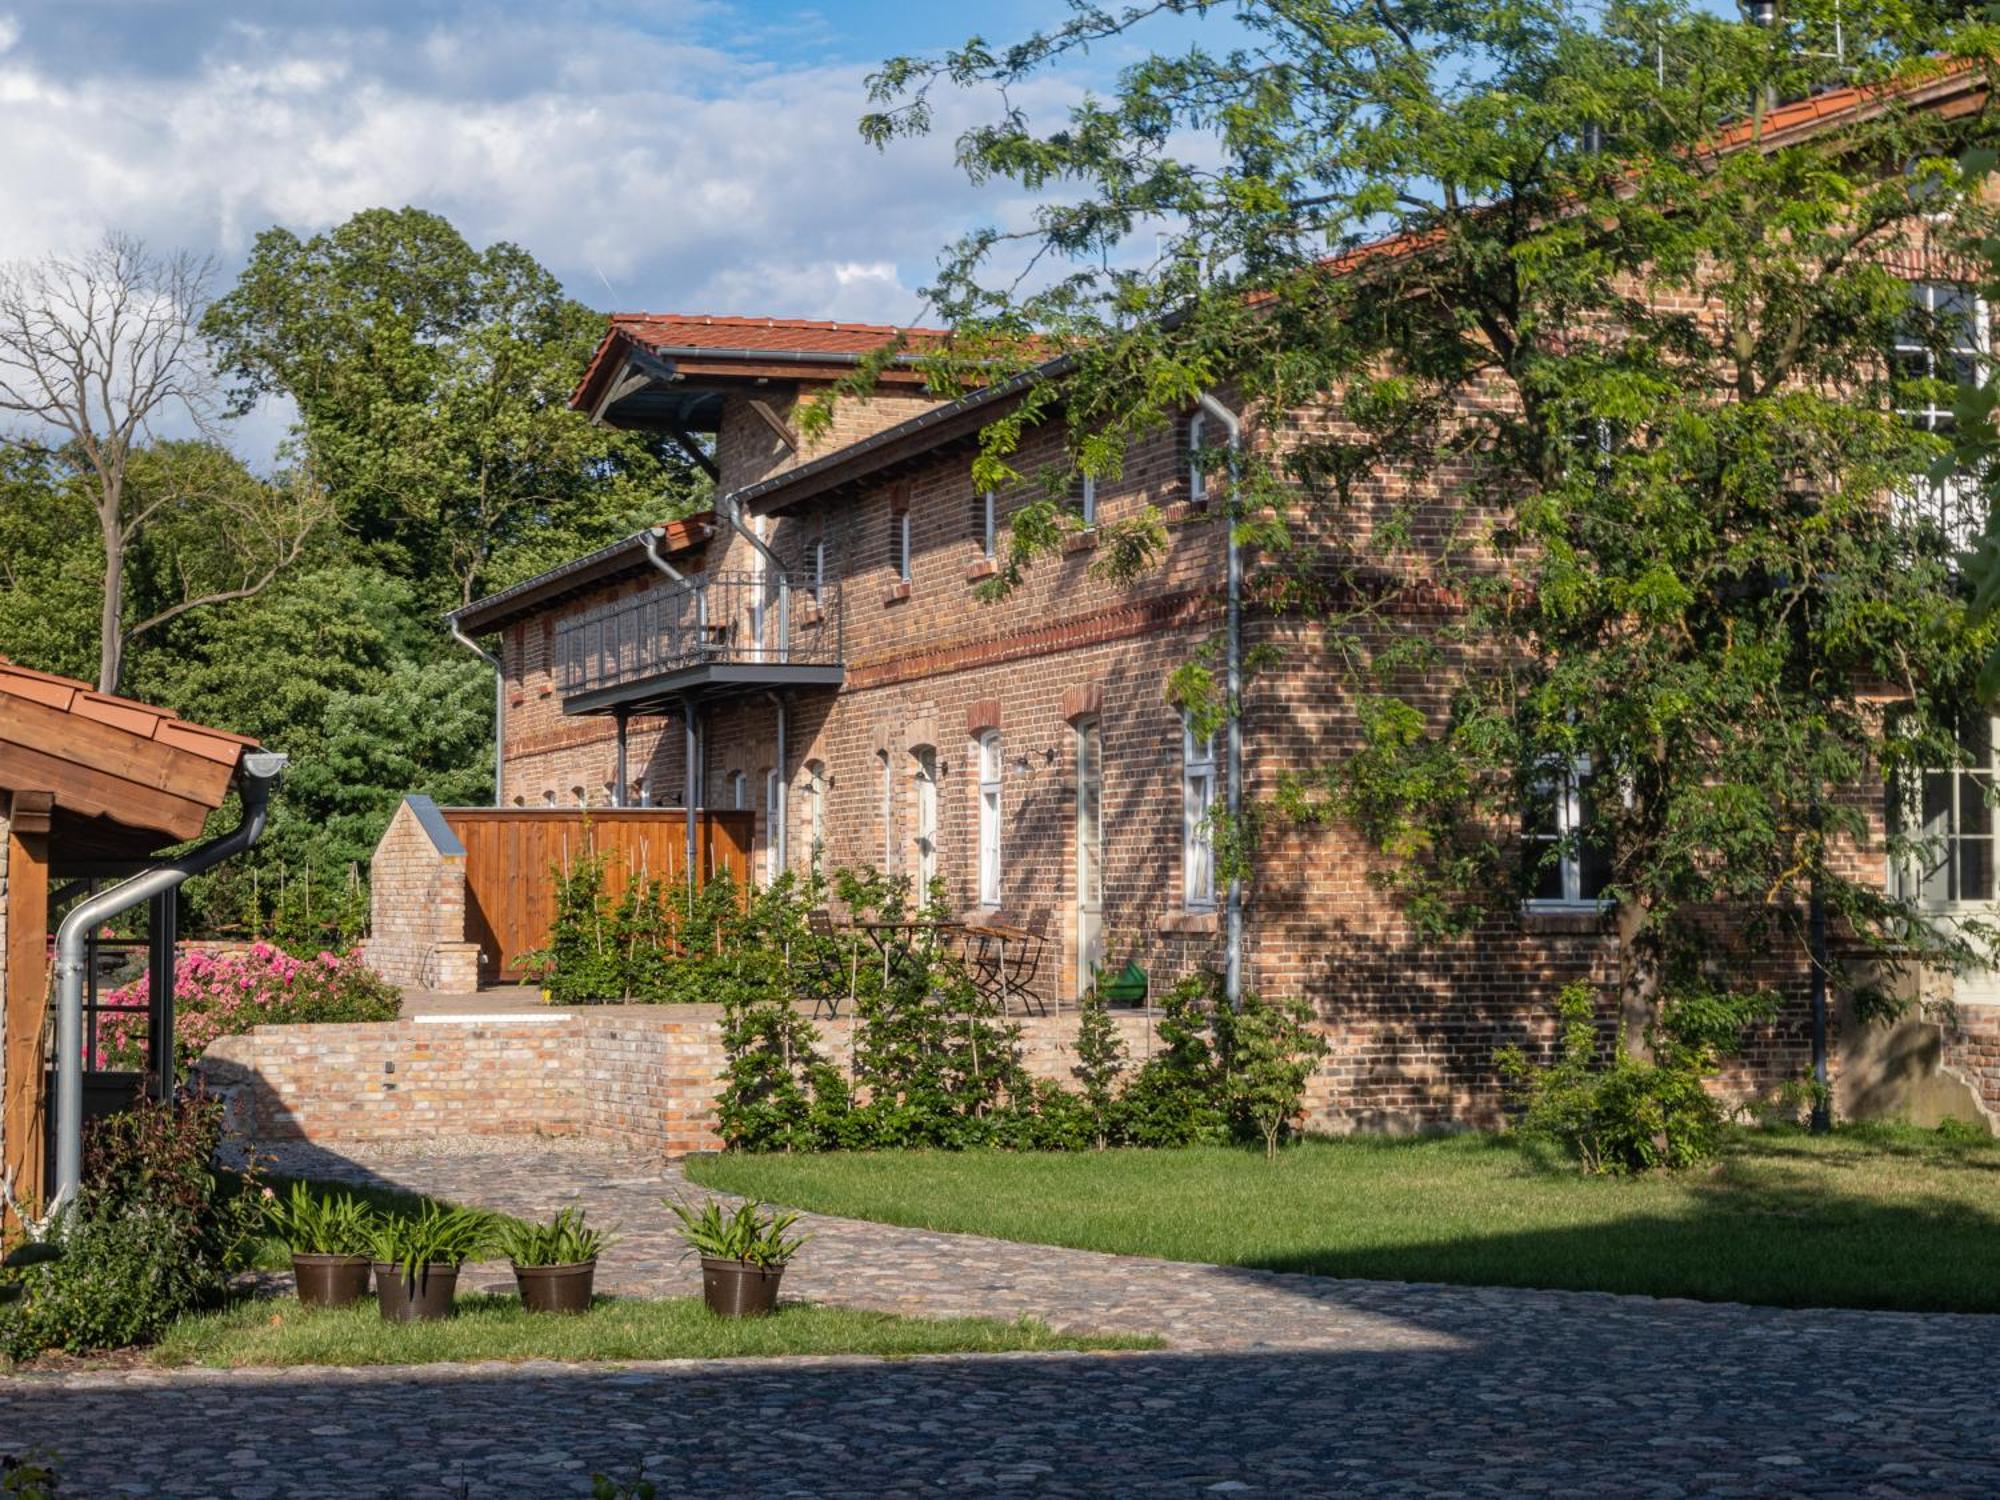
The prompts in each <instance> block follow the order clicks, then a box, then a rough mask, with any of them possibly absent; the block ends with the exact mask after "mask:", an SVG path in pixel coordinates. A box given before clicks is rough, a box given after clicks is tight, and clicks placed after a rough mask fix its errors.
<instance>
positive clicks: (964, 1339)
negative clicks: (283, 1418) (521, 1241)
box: [152, 1293, 1159, 1369]
mask: <svg viewBox="0 0 2000 1500" xmlns="http://www.w3.org/2000/svg"><path fill="white" fill-rule="evenodd" d="M1158 1347H1159V1341H1158V1340H1157V1339H1147V1338H1134V1337H1117V1336H1112V1337H1099V1336H1094V1335H1091V1336H1085V1335H1072V1334H1059V1333H1054V1332H1052V1331H1051V1330H1050V1329H1049V1328H1048V1327H1047V1326H1046V1325H1044V1324H1041V1323H1036V1322H1030V1321H1026V1320H1023V1321H1020V1322H1015V1323H1004V1322H999V1321H997V1320H992V1319H986V1318H947V1319H929V1318H905V1317H898V1316H896V1315H894V1314H891V1313H880V1312H864V1311H860V1310H858V1309H855V1308H848V1307H822V1306H818V1305H816V1304H807V1303H796V1304H784V1305H781V1306H780V1307H779V1309H778V1311H777V1313H776V1314H775V1315H773V1316H771V1317H768V1318H718V1317H716V1316H714V1315H713V1314H712V1313H710V1312H709V1311H708V1309H707V1308H706V1307H704V1306H702V1303H701V1299H700V1298H699V1297H674V1298H669V1299H666V1300H663V1301H637V1300H626V1299H623V1298H604V1297H600V1298H599V1299H598V1301H597V1305H596V1306H595V1307H594V1308H593V1309H592V1310H591V1311H590V1312H589V1313H587V1314H584V1315H582V1316H580V1317H561V1316H556V1315H552V1314H546V1313H530V1312H525V1311H523V1310H522V1307H521V1304H520V1302H519V1301H518V1300H517V1299H515V1298H514V1297H511V1296H507V1297H499V1296H489V1295H486V1294H483V1293H472V1294H467V1295H464V1296H461V1297H460V1298H459V1299H458V1313H457V1315H456V1316H455V1317H452V1318H450V1319H447V1320H444V1321H441V1322H436V1323H385V1322H384V1321H383V1320H382V1317H381V1315H380V1314H379V1313H377V1312H376V1310H375V1306H374V1303H373V1302H372V1301H371V1302H369V1303H367V1304H365V1305H363V1306H360V1307H354V1308H349V1309H345V1310H342V1311H328V1310H324V1309H315V1308H304V1307H301V1306H299V1304H298V1303H297V1301H295V1300H294V1299H292V1298H290V1297H286V1298H281V1299H276V1300H258V1301H250V1302H243V1303H239V1304H238V1305H237V1306H235V1307H232V1308H229V1309H227V1310H225V1311H223V1312H218V1313H203V1314H199V1315H195V1316H190V1317H186V1318H182V1319H181V1320H180V1321H179V1322H178V1323H176V1324H174V1326H173V1327H172V1328H170V1329H168V1330H167V1334H166V1337H165V1338H163V1339H162V1340H161V1341H160V1342H159V1343H158V1344H157V1345H155V1346H154V1348H153V1350H152V1358H153V1360H154V1361H155V1362H156V1363H159V1364H169V1365H183V1364H196V1365H208V1366H212V1367H215V1368H224V1369H226V1368H234V1367H236V1366H241V1365H421V1364H437V1363H440V1362H443V1361H448V1360H486V1359H557V1360H575V1361H583V1360H632V1359H730V1358H739V1357H743V1356H765V1355H786V1354H872V1355H881V1356H892V1357H893V1356H899V1355H912V1354H994V1353H1000V1352H1003V1351H1009V1350H1020V1349H1030V1350H1046V1349H1153V1348H1158Z"/></svg>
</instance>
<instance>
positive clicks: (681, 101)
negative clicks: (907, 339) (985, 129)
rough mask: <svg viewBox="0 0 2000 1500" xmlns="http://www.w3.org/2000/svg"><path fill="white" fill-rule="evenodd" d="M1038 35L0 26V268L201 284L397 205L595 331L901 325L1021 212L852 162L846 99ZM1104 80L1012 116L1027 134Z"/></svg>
mask: <svg viewBox="0 0 2000 1500" xmlns="http://www.w3.org/2000/svg"><path fill="white" fill-rule="evenodd" d="M1063 9H1064V8H1063V6H1062V4H1061V3H1060V0H952V3H949V4H931V5H923V4H909V3H896V0H821V3H818V4H797V3H791V0H541V3H537V4H533V5H528V4H513V3H509V4H490V3H489V4H471V3H465V0H459V3H440V0H414V3H413V0H337V3H327V0H317V3H305V0H0V140H5V141H6V142H7V143H8V156H9V158H10V160H9V164H8V165H7V166H6V167H4V168H0V257H5V258H13V257H20V256H31V255H36V254H40V253H42V252H44V251H47V250H51V249H61V248H66V247H73V246H75V245H77V244H79V243H81V242H84V241H87V240H90V239H94V238H95V237H96V236H97V234H98V233H100V232H101V231H102V230H103V229H105V228H108V227H115V228H119V229H126V230H132V231H135V232H138V233H140V234H142V235H144V236H145V237H146V238H147V239H148V240H149V241H151V242H153V243H155V244H159V245H175V246H185V247H189V248H194V249H198V250H204V251H212V252H214V253H215V254H216V255H217V256H218V257H219V259H220V260H221V262H222V263H223V265H224V267H225V270H226V271H228V270H233V269H234V268H235V266H237V265H238V264H240V261H241V257H242V256H243V254H244V252H245V251H246V250H247V248H248V246H249V243H250V241H251V239H252V237H254V235H255V234H256V233H257V231H258V230H260V229H262V228H263V227H265V226H266V225H268V224H272V223H282V224H285V225H287V226H289V227H291V228H292V229H294V230H297V231H299V232H301V233H309V232H311V231H314V230H318V229H322V228H325V227H327V226H328V225H330V224H333V223H337V222H339V221H340V220H341V219H344V218H345V217H347V216H348V215H349V214H351V213H353V212H355V211H356V210H358V209H361V208H366V207H370V206H375V205H380V204H386V205H392V206H393V205H400V204H402V203H416V204H420V205H422V206H425V207H429V208H433V209H436V210H438V211H439V212H442V213H444V214H446V215H447V216H449V217H450V218H451V219H452V220H453V221H454V222H456V223H457V224H459V226H460V227H461V228H462V229H463V230H464V231H465V232H466V233H467V234H468V236H470V237H472V238H474V239H475V240H478V241H481V242H484V241H488V240H491V239H494V238H507V239H512V240H516V241H518V242H520V243H521V244H523V245H525V246H526V247H527V248H528V249H529V250H530V251H532V252H533V253H534V254H535V255H536V256H538V257H539V258H540V259H541V260H542V261H543V262H544V263H545V264H547V265H549V266H550V267H552V268H553V269H555V270H556V271H557V272H558V273H559V274H560V275H562V277H563V278H564V280H565V282H566V283H567V284H568V285H569V287H570V289H571V290H572V291H573V292H574V293H575V294H576V295H578V296H580V297H583V298H584V299H586V300H588V301H590V302H591V303H593V304H594V305H598V306H607V307H608V306H614V305H615V306H617V307H620V308H625V307H636V308H650V309H676V310H691V311H712V312H728V313H765V312H768V313H794V314H799V315H809V316H817V317H846V318H854V319H869V320H887V321H897V320H901V319H906V318H909V317H911V316H913V315H914V314H915V313H916V312H917V311H918V310H919V307H920V301H919V299H918V297H917V295H916V292H917V288H918V287H920V286H921V285H922V284H923V282H924V280H925V278H926V275H927V274H928V272H929V270H930V268H931V267H932V265H933V264H934V262H935V258H936V255H937V253H938V251H939V249H940V248H941V247H942V246H943V245H944V244H946V243H947V242H949V241H950V240H951V239H953V238H955V237H956V236H957V235H958V234H959V233H961V232H963V231H964V230H965V229H967V228H969V227H971V226H972V225H973V224H974V223H977V222H981V221H983V220H986V219H989V218H995V217H997V218H1001V219H1006V218H1008V217H1009V216H1010V215H1016V214H1019V213H1020V212H1022V211H1024V205H1021V204H1019V203H1013V202H1010V201H1009V200H1008V199H1007V197H1006V195H1005V194H1004V192H1002V191H999V190H996V189H992V188H989V189H987V190H985V191H983V192H978V193H975V192H973V191H972V190H970V189H969V188H967V187H966V186H965V185H964V184H963V182H962V181H961V180H960V179H959V176H958V173H957V171H956V169H955V168H954V167H953V165H952V163H951V157H950V144H949V141H950V135H951V129H950V128H947V129H946V130H945V131H944V132H943V133H941V135H940V137H939V138H938V139H937V140H935V141H931V142H925V143H917V144H908V145H900V146H898V147H896V148H895V149H894V150H892V151H890V152H888V153H887V154H881V155H878V154H877V153H875V152H874V151H872V150H870V149H868V148H866V147H864V146H863V145H862V144H861V143H860V141H859V140H858V139H857V137H856V135H855V130H854V126H855V120H856V118H857V116H858V115H859V114H860V113H861V112H862V110H863V109H864V108H865V96H864V92H863V78H864V76H865V74H866V73H867V71H868V70H869V69H870V68H871V67H872V66H874V65H875V64H876V63H877V62H879V61H880V60H881V58H882V57H884V56H885V55H887V54H889V53H891V52H895V51H905V50H927V49H935V48H940V47H943V46H947V45H951V44H955V43H957V42H959V41H962V40H963V39H964V38H965V37H966V36H967V35H968V34H970V33H972V32H974V31H979V32H982V33H983V34H985V35H987V36H989V37H990V38H993V39H996V40H1001V39H1010V38H1012V37H1014V36H1017V35H1019V34H1020V33H1021V32H1022V31H1023V30H1024V29H1025V28H1027V27H1029V26H1032V25H1034V24H1037V23H1039V22H1045V21H1048V20H1052V19H1055V18H1058V17H1059V16H1060V15H1061V14H1062V13H1063ZM1114 66H1115V60H1113V59H1109V58H1107V59H1101V60H1093V61H1092V62H1090V63H1088V64H1085V65H1084V66H1082V67H1080V68H1078V69H1075V70H1072V71H1071V72H1070V73H1069V74H1068V75H1067V76H1065V77H1062V78H1059V79H1052V80H1050V81H1049V82H1047V83H1046V84H1043V85H1039V86H1038V87H1037V88H1036V89H1033V90H1031V91H1030V93H1029V97H1030V98H1032V99H1033V100H1034V101H1035V102H1037V103H1038V104H1040V105H1043V106H1046V107H1048V108H1049V109H1050V111H1051V112H1052V113H1053V112H1054V111H1055V110H1057V109H1059V108H1060V105H1061V104H1062V103H1063V102H1065V101H1066V99H1068V98H1071V97H1074V95H1075V93H1076V92H1077V90H1079V89H1080V88H1081V87H1083V86H1084V82H1085V80H1086V79H1088V78H1095V79H1097V80H1098V81H1103V80H1104V79H1106V78H1108V77H1109V76H1110V72H1111V70H1112V68H1113V67H1114ZM977 108H978V106H977V105H976V104H975V103H974V102H973V101H970V100H961V101H959V102H958V104H957V106H956V114H953V113H951V112H948V113H947V116H946V123H947V125H948V126H955V125H956V124H959V123H963V122H964V121H965V120H967V119H969V118H971V116H972V113H973V112H974V111H975V110H976V109H977Z"/></svg>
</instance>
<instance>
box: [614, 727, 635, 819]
mask: <svg viewBox="0 0 2000 1500" xmlns="http://www.w3.org/2000/svg"><path fill="white" fill-rule="evenodd" d="M611 717H612V718H613V719H614V720H615V721H616V722H617V725H618V772H617V779H616V780H614V781H613V782H612V783H611V805H612V806H613V807H626V806H629V803H628V802H627V801H626V792H625V789H626V787H628V786H629V785H631V782H630V779H629V773H628V772H627V771H626V768H625V766H626V761H625V750H626V745H625V726H626V723H627V721H629V720H630V719H631V717H632V710H631V709H629V708H626V707H625V706H624V705H622V704H621V705H619V706H618V707H617V708H615V709H613V710H612V711H611Z"/></svg>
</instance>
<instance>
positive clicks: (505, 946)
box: [439, 807, 756, 984]
mask: <svg viewBox="0 0 2000 1500" xmlns="http://www.w3.org/2000/svg"><path fill="white" fill-rule="evenodd" d="M439 811H440V812H441V813H442V814H443V815H444V820H445V822H446V823H447V824H448V825H449V826H450V828H451V831H452V832H453V833H455V834H457V835H458V841H459V842H460V843H461V844H463V845H465V937H466V941H468V942H473V943H477V944H478V945H479V950H480V954H481V959H480V978H481V980H482V981H483V982H485V983H489V984H490V983H494V982H496V981H508V980H517V979H519V978H520V977H521V973H520V957H521V955H522V954H523V953H526V952H528V951H530V950H531V949H535V948H539V947H541V946H543V945H544V944H545V943H547V942H548V940H549V926H550V924H551V923H552V922H554V920H555V907H556V889H555V875H554V872H555V871H557V870H562V869H567V868H568V867H569V866H570V865H571V864H572V863H573V862H574V861H575V860H576V859H578V858H579V857H581V856H582V855H584V854H586V853H588V852H590V851H592V850H595V851H596V852H598V853H600V854H603V855H605V856H606V868H605V889H606V891H607V892H608V893H609V895H610V896H611V898H612V899H613V900H616V899H617V898H618V897H619V896H620V895H622V894H623V893H624V890H625V886H626V883H627V882H628V881H630V880H631V879H632V878H633V877H634V876H643V878H645V879H649V880H650V879H655V878H659V877H665V878H666V879H667V880H669V881H673V882H679V881H680V880H682V879H683V878H684V876H683V871H684V870H685V868H686V864H687V814H686V813H685V812H682V811H680V810H679V809H678V808H666V807H623V808H609V807H594V808H581V807H446V808H440V809H439ZM755 817H756V815H755V814H754V813H751V812H748V811H743V812H737V811H733V810H731V811H720V810H717V811H706V812H697V813H696V814H695V876H696V880H697V883H700V884H706V883H707V882H708V880H709V879H710V878H712V877H713V876H714V875H715V873H716V872H717V871H718V870H727V871H728V872H729V877H730V879H731V880H733V881H734V882H735V883H736V884H737V885H738V886H739V887H740V886H746V885H747V884H748V883H749V880H750V845H751V839H752V836H753V835H752V829H753V827H754V820H755Z"/></svg>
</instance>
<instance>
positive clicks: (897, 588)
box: [882, 582, 910, 606]
mask: <svg viewBox="0 0 2000 1500" xmlns="http://www.w3.org/2000/svg"><path fill="white" fill-rule="evenodd" d="M909 597H910V585H909V584H908V583H907V582H904V583H896V584H891V585H890V586H889V592H888V593H886V594H884V595H883V596H882V603H883V605H884V606H887V605H891V604H901V603H902V602H903V601H904V600H905V599H907V598H909Z"/></svg>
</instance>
